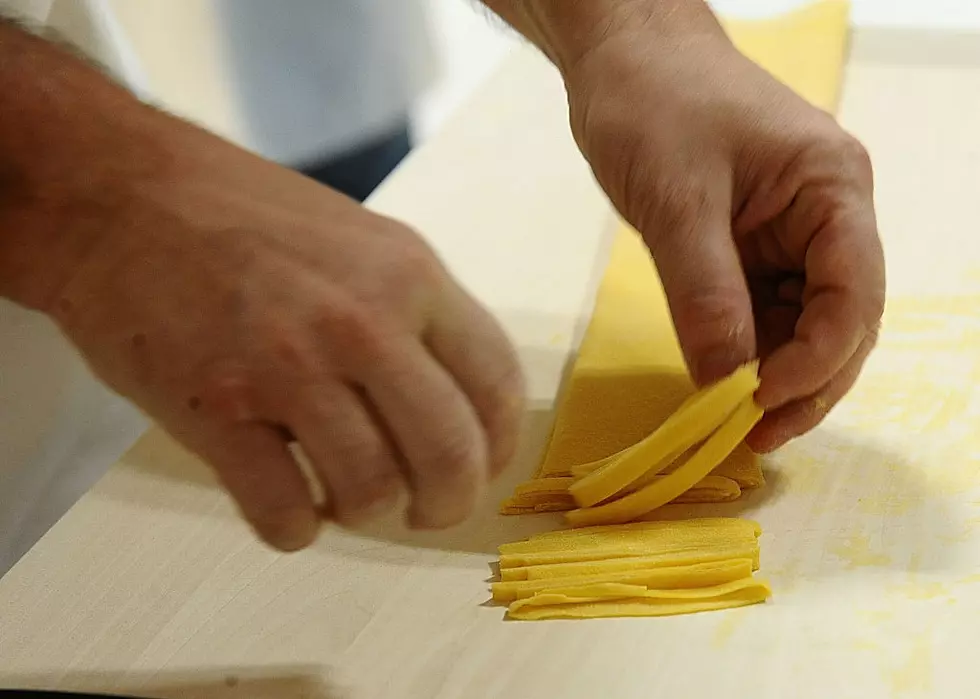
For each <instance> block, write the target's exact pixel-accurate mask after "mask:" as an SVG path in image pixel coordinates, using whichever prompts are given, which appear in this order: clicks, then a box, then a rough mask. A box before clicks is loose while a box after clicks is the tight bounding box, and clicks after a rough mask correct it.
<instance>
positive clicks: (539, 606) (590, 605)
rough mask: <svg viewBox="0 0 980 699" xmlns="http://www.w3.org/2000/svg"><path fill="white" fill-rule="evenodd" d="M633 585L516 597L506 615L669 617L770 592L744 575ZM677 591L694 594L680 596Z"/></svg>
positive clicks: (748, 601)
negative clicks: (667, 585)
mask: <svg viewBox="0 0 980 699" xmlns="http://www.w3.org/2000/svg"><path fill="white" fill-rule="evenodd" d="M636 588H637V586H634V585H622V586H618V587H602V588H597V587H592V588H589V587H586V588H581V589H579V590H574V589H573V590H562V591H560V592H554V593H540V594H537V595H534V596H533V597H530V598H529V599H523V600H517V601H516V602H514V603H512V604H511V605H510V608H509V609H508V610H507V614H508V616H510V617H511V618H512V619H520V620H524V621H536V620H542V619H594V618H598V617H615V616H621V617H630V616H633V617H636V616H670V615H673V614H692V613H695V612H707V611H716V610H719V609H732V608H734V607H744V606H747V605H750V604H758V603H760V602H765V601H766V600H767V599H768V598H769V596H770V595H771V594H772V592H771V590H770V588H769V585H768V584H767V583H766V582H765V581H762V580H756V579H755V578H745V579H743V580H737V581H735V582H731V583H726V584H724V585H717V586H714V587H709V588H703V589H700V590H650V589H644V588H639V589H640V590H643V594H642V595H641V594H638V593H633V590H635V589H636ZM569 593H573V594H569ZM597 593H598V594H597ZM630 593H633V594H630ZM678 593H694V594H692V595H683V594H678ZM628 595H629V596H628Z"/></svg>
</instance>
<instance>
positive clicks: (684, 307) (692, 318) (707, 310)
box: [671, 286, 746, 344]
mask: <svg viewBox="0 0 980 699" xmlns="http://www.w3.org/2000/svg"><path fill="white" fill-rule="evenodd" d="M741 298H742V293H741V291H740V290H738V289H734V288H726V287H722V286H703V287H695V288H692V289H690V290H689V291H688V292H687V293H680V294H674V298H673V299H672V300H671V305H672V306H673V307H674V308H676V309H677V310H676V311H675V313H676V315H677V318H676V322H677V324H678V326H680V327H679V328H678V330H679V332H681V333H682V334H683V335H684V336H685V337H690V338H695V340H698V341H699V342H701V343H703V344H717V343H718V342H720V341H728V340H730V339H733V338H734V337H737V336H739V335H740V334H741V333H743V332H744V331H745V330H746V328H745V327H743V326H744V323H745V321H744V320H743V314H742V304H741V301H740V299H741Z"/></svg>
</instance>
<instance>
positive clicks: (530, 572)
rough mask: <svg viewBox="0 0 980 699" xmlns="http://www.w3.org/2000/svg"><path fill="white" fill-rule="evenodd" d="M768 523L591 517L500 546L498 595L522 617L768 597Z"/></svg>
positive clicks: (691, 607)
mask: <svg viewBox="0 0 980 699" xmlns="http://www.w3.org/2000/svg"><path fill="white" fill-rule="evenodd" d="M760 533H761V529H760V528H759V525H758V524H756V523H755V522H752V521H749V520H744V519H736V518H712V519H689V520H681V521H676V522H636V523H633V524H625V525H613V526H597V527H586V528H582V529H568V530H564V531H557V532H548V533H545V534H538V535H537V536H534V537H532V538H531V539H529V540H527V541H522V542H518V543H513V544H504V545H503V546H501V547H500V578H501V579H500V581H499V582H495V583H492V585H491V590H492V592H493V599H494V601H496V602H498V603H502V604H507V605H509V606H508V610H507V613H508V616H509V617H511V618H513V619H521V620H528V621H530V620H540V619H588V618H594V617H611V616H667V615H670V614H689V613H692V612H701V611H709V610H717V609H728V608H731V607H741V606H745V605H748V604H755V603H757V602H763V601H765V600H766V599H767V598H768V597H769V594H770V590H769V586H768V585H767V584H766V583H765V582H764V581H762V580H759V579H758V578H755V577H753V575H752V573H753V571H755V570H757V569H758V567H759V541H758V537H759V534H760Z"/></svg>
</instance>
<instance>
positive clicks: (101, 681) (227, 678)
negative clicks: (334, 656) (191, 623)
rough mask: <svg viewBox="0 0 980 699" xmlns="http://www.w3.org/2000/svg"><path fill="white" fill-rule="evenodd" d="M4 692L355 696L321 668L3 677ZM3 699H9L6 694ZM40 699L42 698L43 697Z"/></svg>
mask: <svg viewBox="0 0 980 699" xmlns="http://www.w3.org/2000/svg"><path fill="white" fill-rule="evenodd" d="M0 689H33V690H47V691H55V690H57V691H63V692H89V693H93V694H98V693H104V694H109V695H114V696H121V697H126V698H127V699H129V698H132V699H346V698H347V697H349V696H350V694H349V693H348V692H346V691H342V690H341V689H340V688H338V687H336V686H334V684H333V683H332V682H331V681H330V680H329V679H327V678H326V677H325V673H324V672H323V670H322V669H320V668H316V667H303V666H299V667H293V666H287V667H282V668H276V667H267V668H263V669H261V670H255V669H251V668H224V669H221V668H219V669H208V670H201V671H190V670H188V671H184V672H161V673H148V674H146V675H145V676H141V675H140V673H139V672H131V671H127V672H120V673H79V674H73V673H67V674H65V673H51V674H50V675H44V674H35V675H26V676H20V677H17V676H7V675H4V674H3V673H2V672H0ZM0 699H4V693H3V692H2V691H0ZM18 699H33V697H29V696H24V697H18ZM38 699H43V696H39V697H38ZM58 699H62V697H58ZM63 699H70V697H68V696H65V697H64V698H63Z"/></svg>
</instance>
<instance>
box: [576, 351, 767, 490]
mask: <svg viewBox="0 0 980 699" xmlns="http://www.w3.org/2000/svg"><path fill="white" fill-rule="evenodd" d="M758 369H759V365H758V363H757V362H753V363H752V364H747V365H745V366H743V367H740V368H739V369H737V370H736V371H735V372H733V373H732V374H731V375H729V376H728V377H726V378H724V379H722V380H721V381H719V382H717V383H716V384H714V385H713V386H709V387H708V388H705V389H703V390H701V391H698V392H697V393H695V394H694V395H693V396H691V397H690V398H688V399H687V400H686V401H684V403H682V404H681V407H680V408H678V409H677V411H676V412H675V413H674V414H673V415H671V416H670V417H669V418H667V420H666V421H665V422H664V423H663V424H662V425H661V426H660V427H659V428H657V429H656V430H655V431H654V432H653V434H651V435H650V436H649V437H647V438H646V439H644V440H643V441H641V442H639V443H638V444H635V445H633V446H632V447H630V448H629V449H626V450H624V451H623V452H621V453H620V455H619V456H618V457H616V458H614V459H612V460H610V461H608V462H607V463H605V464H604V465H602V466H600V467H599V468H597V469H596V470H594V471H592V472H591V473H589V474H588V475H586V476H585V477H584V478H582V479H581V480H579V481H576V482H575V483H573V484H572V485H571V486H570V487H569V489H568V490H569V492H570V493H571V494H572V497H574V498H575V501H576V502H577V503H578V504H579V505H581V506H582V507H589V506H591V505H595V504H596V503H599V502H602V501H603V500H606V499H607V498H610V497H612V496H613V495H615V494H616V493H618V492H620V491H622V490H623V489H624V488H626V487H628V486H629V485H630V484H631V483H632V482H633V481H635V480H636V479H638V478H640V477H641V476H643V475H644V474H646V473H660V472H661V471H663V470H664V469H665V468H666V467H667V466H669V465H670V464H671V463H672V462H673V461H674V459H676V458H677V457H679V456H680V455H681V454H683V453H684V452H685V451H687V450H688V449H690V448H691V447H692V446H694V445H695V444H697V443H698V442H701V441H703V440H704V439H706V438H707V437H708V435H710V434H711V433H712V432H714V431H715V430H716V429H718V428H719V427H720V426H721V425H722V423H724V422H725V420H727V419H728V418H729V417H730V416H731V415H732V413H733V412H735V410H736V409H737V408H738V406H739V405H740V404H742V403H744V402H745V400H746V399H747V398H749V397H750V396H751V395H752V394H753V393H754V392H755V390H756V389H757V388H758V387H759V374H758ZM739 441H741V439H740V440H739ZM737 445H738V443H737V442H736V443H735V444H733V445H732V446H731V448H730V449H728V450H727V451H726V452H725V453H724V454H722V456H721V458H719V459H718V460H717V461H716V462H715V463H713V464H712V468H714V467H715V466H717V465H718V464H719V463H721V461H722V460H723V459H724V458H725V457H726V456H728V454H730V453H731V452H732V451H734V449H735V447H736V446H737ZM709 470H710V469H709ZM701 475H702V476H706V475H708V472H707V471H706V472H704V473H702V474H701ZM699 480H701V479H700V478H697V479H695V481H694V482H692V483H691V484H690V485H689V486H688V487H690V486H693V485H694V483H696V482H697V481H699ZM682 492H683V491H682ZM679 494H680V493H677V495H679ZM668 502H669V501H668Z"/></svg>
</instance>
